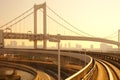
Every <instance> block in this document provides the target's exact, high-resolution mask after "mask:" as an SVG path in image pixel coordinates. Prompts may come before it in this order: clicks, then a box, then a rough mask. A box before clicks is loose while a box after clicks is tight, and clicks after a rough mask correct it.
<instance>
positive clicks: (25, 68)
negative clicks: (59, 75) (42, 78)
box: [0, 61, 39, 80]
mask: <svg viewBox="0 0 120 80" xmlns="http://www.w3.org/2000/svg"><path fill="white" fill-rule="evenodd" d="M0 65H1V66H3V67H9V68H14V69H19V70H23V71H26V72H29V73H31V74H32V75H34V76H35V79H34V80H39V74H38V72H37V71H36V70H35V69H34V68H32V67H29V66H26V65H21V64H16V63H11V62H5V61H0Z"/></svg>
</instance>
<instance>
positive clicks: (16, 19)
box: [0, 7, 33, 28]
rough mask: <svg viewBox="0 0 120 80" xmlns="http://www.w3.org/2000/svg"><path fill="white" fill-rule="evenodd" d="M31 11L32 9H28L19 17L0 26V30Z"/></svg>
mask: <svg viewBox="0 0 120 80" xmlns="http://www.w3.org/2000/svg"><path fill="white" fill-rule="evenodd" d="M32 9H33V7H32V8H30V9H28V10H27V11H25V12H24V13H22V14H21V15H19V16H18V17H16V18H14V19H13V20H11V21H9V22H7V23H6V24H4V25H2V26H0V28H3V27H4V26H6V25H8V24H10V23H12V22H13V21H15V20H17V19H18V18H20V17H21V16H23V15H25V14H26V13H28V12H29V11H30V10H32Z"/></svg>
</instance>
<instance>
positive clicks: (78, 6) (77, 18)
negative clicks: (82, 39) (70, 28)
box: [0, 0, 120, 37]
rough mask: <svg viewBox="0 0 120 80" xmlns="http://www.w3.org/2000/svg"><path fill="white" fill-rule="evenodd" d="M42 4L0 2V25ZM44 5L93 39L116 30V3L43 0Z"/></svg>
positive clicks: (119, 1)
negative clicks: (92, 36) (35, 5)
mask: <svg viewBox="0 0 120 80" xmlns="http://www.w3.org/2000/svg"><path fill="white" fill-rule="evenodd" d="M44 1H45V0H0V26H1V25H3V24H5V23H6V22H8V21H10V20H11V19H13V18H14V17H16V16H18V15H20V14H21V13H23V12H24V11H26V10H27V9H29V8H31V7H32V6H33V5H34V4H35V3H36V4H40V3H43V2H44ZM46 3H47V5H48V6H49V7H50V8H52V9H53V10H54V11H56V12H57V13H58V14H59V15H60V16H62V17H63V18H65V19H66V20H67V21H68V22H70V23H71V24H73V25H74V26H75V27H77V28H79V29H80V30H82V31H84V32H87V33H89V34H91V35H94V36H96V37H106V36H108V35H110V34H112V33H114V32H116V31H118V29H120V0H46ZM48 14H49V13H48ZM116 34H117V32H116Z"/></svg>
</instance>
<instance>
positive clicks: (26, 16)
mask: <svg viewBox="0 0 120 80" xmlns="http://www.w3.org/2000/svg"><path fill="white" fill-rule="evenodd" d="M32 14H33V12H31V13H29V14H28V15H26V16H25V17H23V18H22V19H20V20H18V21H17V22H15V23H13V24H12V25H10V26H8V27H7V28H10V27H12V26H13V25H15V24H17V23H19V22H21V21H22V20H24V19H26V18H27V17H29V16H30V15H32ZM4 30H5V29H4Z"/></svg>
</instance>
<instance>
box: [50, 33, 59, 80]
mask: <svg viewBox="0 0 120 80" xmlns="http://www.w3.org/2000/svg"><path fill="white" fill-rule="evenodd" d="M59 37H60V34H58V35H57V38H50V39H49V41H51V42H57V43H58V80H60V76H61V75H60V38H59Z"/></svg>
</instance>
